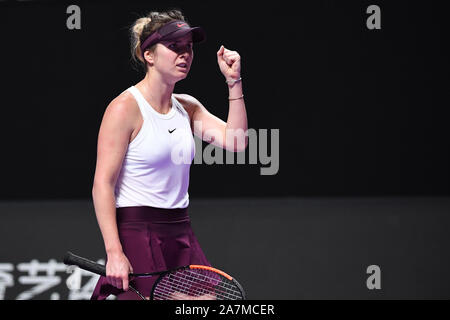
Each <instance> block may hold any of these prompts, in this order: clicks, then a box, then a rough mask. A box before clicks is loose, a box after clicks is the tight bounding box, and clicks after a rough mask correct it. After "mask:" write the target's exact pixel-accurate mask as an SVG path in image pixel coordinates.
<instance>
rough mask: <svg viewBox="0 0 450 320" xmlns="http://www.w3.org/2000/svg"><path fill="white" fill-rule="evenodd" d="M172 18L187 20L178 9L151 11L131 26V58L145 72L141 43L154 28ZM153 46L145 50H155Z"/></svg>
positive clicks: (172, 19)
mask: <svg viewBox="0 0 450 320" xmlns="http://www.w3.org/2000/svg"><path fill="white" fill-rule="evenodd" d="M174 20H181V21H185V22H187V21H186V20H185V19H184V16H183V14H182V13H181V11H180V10H179V9H171V10H167V11H162V12H159V11H151V12H149V13H148V14H147V15H146V16H144V17H141V18H139V19H137V20H136V21H135V22H134V23H133V25H132V26H131V28H130V42H131V59H132V61H133V62H134V63H135V64H136V65H138V66H139V67H142V68H143V69H144V71H145V72H147V63H146V61H145V60H144V59H143V58H142V51H141V44H142V43H143V42H144V41H145V39H147V37H148V36H149V35H150V34H151V33H153V32H154V31H155V30H157V29H159V28H160V27H162V26H163V25H164V24H166V23H168V22H170V21H174ZM155 46H156V45H153V46H151V47H150V48H147V49H145V50H146V51H147V50H150V51H152V52H153V51H154V50H155Z"/></svg>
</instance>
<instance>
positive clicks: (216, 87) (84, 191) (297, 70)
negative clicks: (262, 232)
mask: <svg viewBox="0 0 450 320" xmlns="http://www.w3.org/2000/svg"><path fill="white" fill-rule="evenodd" d="M75 3H76V4H78V5H79V6H80V7H81V19H82V25H81V30H68V29H67V28H66V19H67V17H68V15H67V14H66V8H67V6H68V5H69V4H74V3H72V2H60V1H58V2H56V1H30V2H17V1H6V2H5V1H3V2H0V5H1V10H0V21H1V28H0V37H1V39H2V50H1V53H0V54H1V55H0V61H1V62H0V63H1V81H2V101H3V108H2V117H1V118H2V120H3V121H2V126H1V130H2V131H1V137H2V140H3V141H2V142H3V157H2V159H1V164H2V168H4V171H3V174H2V181H3V183H2V184H1V187H0V188H1V189H0V197H1V198H3V199H12V198H16V199H17V198H19V199H21V198H27V199H30V198H36V199H44V198H45V199H54V198H86V197H90V194H91V188H92V179H93V175H94V170H95V160H96V146H97V134H98V129H99V126H100V122H101V119H102V116H103V113H104V110H105V108H106V106H107V105H108V104H109V102H110V101H111V100H112V99H114V98H115V97H116V96H117V95H119V94H120V93H121V92H122V91H123V90H125V89H126V88H128V87H129V86H130V85H133V84H135V83H137V82H138V81H139V80H140V79H141V75H140V74H139V73H138V72H136V71H135V70H133V68H132V67H131V64H130V54H129V52H130V45H129V37H128V26H130V25H131V24H132V23H133V22H134V20H135V19H136V18H137V17H139V16H141V15H144V14H145V13H146V12H147V11H149V10H152V9H165V8H169V7H179V8H181V9H182V10H183V12H184V13H185V16H186V17H187V19H188V21H190V22H191V24H193V25H201V26H203V27H204V28H205V29H206V31H207V35H208V41H207V42H206V43H204V44H200V45H198V46H197V47H196V48H195V59H194V63H193V67H192V69H191V73H190V74H189V77H188V78H187V79H185V80H183V81H181V82H179V83H178V84H177V86H176V88H175V92H185V93H189V94H191V95H193V96H194V97H196V98H198V99H199V100H200V101H201V102H202V103H203V104H204V105H205V106H206V107H207V108H208V109H209V110H210V111H211V112H212V113H214V114H215V115H217V116H219V117H220V118H222V119H223V120H226V117H227V112H228V106H227V94H228V93H227V87H226V85H225V84H224V81H223V80H224V79H223V76H222V74H221V73H220V71H219V68H218V66H217V58H216V52H217V50H218V49H219V47H220V45H221V44H224V45H225V46H226V47H227V48H229V49H233V50H236V51H238V52H239V53H240V54H241V56H242V77H243V79H244V81H243V86H244V93H245V98H246V106H247V112H248V119H249V128H253V129H256V130H258V129H280V170H279V172H278V174H277V175H274V176H260V174H259V168H260V167H261V165H260V164H258V165H239V166H238V165H228V166H227V165H215V166H209V165H193V166H192V179H191V187H190V194H191V195H192V196H193V197H210V196H214V197H229V196H242V197H244V196H256V197H259V196H306V195H307V196H327V195H339V196H341V195H348V196H361V195H370V196H378V195H382V196H391V195H448V194H449V170H448V163H449V160H450V159H449V142H448V137H449V136H450V135H449V126H448V125H447V119H448V114H449V113H448V111H447V108H448V105H449V97H448V83H449V81H448V80H449V59H448V56H449V51H448V49H447V48H446V43H447V42H448V36H449V33H448V32H447V29H448V27H447V21H446V12H447V11H446V10H447V9H448V6H444V5H443V3H444V2H441V1H434V2H425V1H423V2H421V1H379V2H376V4H378V5H379V6H380V8H381V11H382V13H381V14H382V15H381V19H382V29H381V30H369V29H367V27H366V19H367V17H368V16H369V15H368V14H366V8H367V7H368V6H369V5H370V4H373V3H372V2H369V1H302V2H301V3H299V4H298V6H297V7H295V8H294V7H293V4H294V3H291V2H287V1H274V2H270V3H260V4H258V5H253V4H251V3H248V4H244V5H243V4H239V5H236V6H235V7H233V6H232V7H230V8H225V7H223V6H225V4H222V3H220V2H206V1H189V2H187V3H184V2H183V3H181V4H180V3H176V2H168V1H152V2H151V3H148V2H146V1H120V2H119V1H117V2H109V1H85V2H83V1H81V2H75Z"/></svg>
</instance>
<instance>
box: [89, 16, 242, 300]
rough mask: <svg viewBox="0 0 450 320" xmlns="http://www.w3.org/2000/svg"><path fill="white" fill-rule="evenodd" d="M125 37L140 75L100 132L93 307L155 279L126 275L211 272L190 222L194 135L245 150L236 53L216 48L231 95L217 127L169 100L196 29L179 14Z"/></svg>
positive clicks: (141, 25)
mask: <svg viewBox="0 0 450 320" xmlns="http://www.w3.org/2000/svg"><path fill="white" fill-rule="evenodd" d="M130 31H131V47H132V56H133V58H134V60H135V61H136V62H138V63H140V64H141V65H142V66H143V67H144V70H145V72H146V73H145V77H144V78H143V79H142V80H141V81H140V82H138V83H137V84H136V85H134V86H131V87H130V88H128V89H126V90H125V91H123V92H122V93H121V94H120V95H119V96H117V97H116V98H115V99H113V100H112V101H111V103H110V104H109V105H108V106H107V108H106V110H105V113H104V116H103V119H102V123H101V125H100V130H99V135H98V146H97V163H96V170H95V177H94V183H93V189H92V196H93V201H94V207H95V213H96V217H97V221H98V224H99V228H100V231H101V234H102V237H103V240H104V245H105V250H106V256H107V262H106V277H103V276H102V277H100V279H99V281H98V283H97V285H96V287H95V290H94V292H93V294H92V297H91V299H93V300H102V299H106V298H107V297H108V296H109V295H110V294H114V295H116V296H117V298H118V299H119V300H129V299H139V297H138V296H137V295H136V294H135V293H134V292H132V291H131V290H130V291H129V290H128V288H129V281H134V284H135V286H136V288H137V289H138V290H139V291H140V292H143V293H145V295H146V297H148V296H149V294H150V289H151V287H152V285H153V283H154V281H155V279H154V278H139V279H135V280H133V279H130V280H129V279H128V274H129V273H131V272H134V273H145V272H153V271H162V270H167V269H171V268H175V267H179V266H183V265H189V264H203V265H210V264H209V262H208V260H207V259H206V257H205V255H204V253H203V251H202V249H201V247H200V245H199V243H198V240H197V239H196V237H195V235H194V233H193V231H192V228H191V225H190V219H189V215H188V206H189V195H188V186H189V170H190V165H191V163H192V160H193V158H194V153H195V144H194V139H193V134H194V135H196V136H198V137H200V138H201V139H203V140H205V141H207V142H211V143H214V144H215V145H217V146H220V147H222V148H224V149H226V150H228V151H233V152H237V151H242V150H244V149H245V148H246V146H247V137H246V136H245V133H246V131H247V114H246V110H245V104H244V99H243V91H242V79H241V75H240V71H241V59H240V56H239V54H238V53H237V52H236V51H232V50H228V49H226V48H224V46H221V47H220V49H219V50H218V52H217V62H218V65H219V68H220V71H221V72H222V74H223V75H224V77H225V83H226V85H228V88H229V97H228V99H229V101H228V103H229V111H228V119H227V122H224V121H222V120H221V119H219V118H218V117H216V116H214V115H213V114H211V113H210V112H208V110H207V109H206V108H205V107H204V106H203V105H202V104H201V103H200V102H199V101H198V100H197V99H195V98H194V97H192V96H190V95H188V94H175V93H173V91H174V87H175V84H176V83H177V82H178V81H180V80H183V79H185V78H186V77H187V75H188V73H189V70H190V67H191V64H192V60H193V58H194V52H193V43H197V42H202V41H204V40H205V33H204V30H203V29H202V28H201V27H191V26H190V25H189V24H188V22H187V21H186V20H185V18H184V16H183V14H182V12H181V11H179V10H169V11H165V12H150V13H149V14H148V15H147V16H146V17H143V18H139V19H138V20H136V21H135V23H134V24H133V26H132V27H131V29H130ZM205 81H208V80H205ZM230 137H231V138H230ZM205 187H208V186H206V185H205Z"/></svg>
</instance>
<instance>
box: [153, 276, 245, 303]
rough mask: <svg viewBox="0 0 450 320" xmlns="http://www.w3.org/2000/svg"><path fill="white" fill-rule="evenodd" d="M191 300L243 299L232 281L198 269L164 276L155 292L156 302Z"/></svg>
mask: <svg viewBox="0 0 450 320" xmlns="http://www.w3.org/2000/svg"><path fill="white" fill-rule="evenodd" d="M189 298H200V299H202V298H204V299H208V300H211V299H217V300H239V299H242V298H243V297H242V293H241V291H240V290H239V288H237V287H236V286H235V285H234V283H233V282H231V281H230V280H228V279H226V278H224V277H222V276H221V275H219V274H217V273H214V272H211V271H209V270H198V269H196V270H190V269H185V270H181V271H177V272H175V273H171V274H167V275H165V276H163V278H162V279H161V280H160V281H159V282H158V284H157V286H156V288H155V290H154V292H153V299H155V300H178V299H180V300H187V299H189Z"/></svg>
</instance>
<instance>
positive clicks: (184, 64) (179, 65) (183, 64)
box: [177, 63, 187, 68]
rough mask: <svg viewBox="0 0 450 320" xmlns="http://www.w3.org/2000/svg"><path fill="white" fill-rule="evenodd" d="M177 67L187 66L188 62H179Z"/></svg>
mask: <svg viewBox="0 0 450 320" xmlns="http://www.w3.org/2000/svg"><path fill="white" fill-rule="evenodd" d="M177 67H181V68H187V63H179V64H177Z"/></svg>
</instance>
